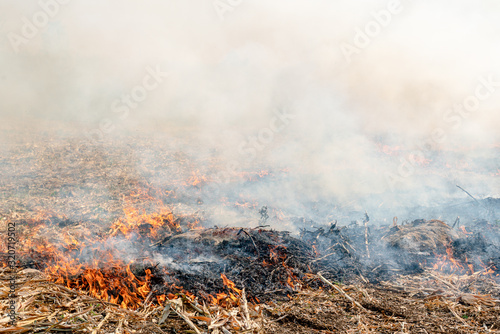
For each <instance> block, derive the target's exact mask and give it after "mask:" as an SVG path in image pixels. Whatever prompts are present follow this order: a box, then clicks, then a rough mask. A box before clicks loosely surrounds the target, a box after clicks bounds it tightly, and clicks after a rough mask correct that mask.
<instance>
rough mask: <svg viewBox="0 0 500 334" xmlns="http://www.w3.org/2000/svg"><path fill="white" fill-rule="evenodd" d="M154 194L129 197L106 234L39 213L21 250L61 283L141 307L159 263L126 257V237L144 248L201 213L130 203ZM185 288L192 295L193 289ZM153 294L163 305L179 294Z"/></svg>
mask: <svg viewBox="0 0 500 334" xmlns="http://www.w3.org/2000/svg"><path fill="white" fill-rule="evenodd" d="M151 198H153V197H151V196H150V195H149V193H148V192H146V191H138V192H136V193H133V194H132V195H130V196H129V197H127V198H126V200H125V202H126V203H125V205H126V206H125V208H124V217H123V218H120V219H118V220H116V221H115V222H114V223H113V224H112V225H111V228H110V229H109V231H108V232H107V233H103V232H98V231H92V229H91V228H84V227H81V228H80V227H79V228H77V229H75V228H73V229H71V228H67V227H66V226H64V227H58V228H55V227H54V224H56V223H57V222H61V221H64V220H65V219H66V217H64V216H62V217H61V216H58V215H56V214H54V213H52V212H43V211H42V212H39V213H38V214H37V215H36V216H35V217H34V219H32V220H30V221H28V222H27V226H28V228H27V229H26V231H25V233H23V234H20V240H19V241H20V242H19V244H20V245H22V248H21V249H19V254H20V255H21V254H26V256H28V257H29V258H31V259H33V260H36V261H35V263H36V265H37V267H38V269H40V270H42V271H44V272H45V273H46V274H47V276H48V277H49V279H50V280H51V281H53V282H55V283H57V284H62V285H64V286H66V287H67V288H70V289H75V290H80V291H85V292H86V293H88V294H89V295H90V296H92V297H95V298H98V299H101V300H104V301H107V302H110V303H115V304H118V305H120V306H121V307H122V308H128V309H137V308H138V307H140V306H141V305H142V303H143V302H144V301H145V300H146V298H147V297H148V295H149V294H150V293H151V281H152V277H153V273H152V270H151V268H153V267H154V265H155V264H154V263H152V262H151V260H149V259H148V258H147V257H146V258H143V259H142V260H141V261H139V262H134V261H133V260H128V259H126V258H127V255H130V254H128V253H127V254H123V251H120V249H122V248H123V247H124V246H122V244H123V242H124V241H125V240H128V241H125V243H126V244H127V243H129V244H130V241H134V244H137V245H138V246H137V247H138V249H137V252H139V253H142V251H141V249H140V248H141V247H142V245H143V244H147V245H149V244H151V243H154V242H155V241H156V238H158V237H160V236H162V237H164V236H165V235H172V234H176V233H179V232H181V231H184V230H187V229H190V228H197V227H198V226H199V219H198V218H197V217H195V216H178V215H174V213H173V211H172V209H171V208H168V207H165V206H162V207H160V208H159V209H158V211H157V212H155V213H149V214H148V213H145V212H144V211H141V210H138V209H136V208H135V207H134V206H133V205H132V204H135V203H136V202H138V201H142V200H150V199H151ZM156 204H161V205H163V204H162V203H158V202H156ZM129 258H132V256H130V257H129ZM234 289H236V288H234ZM181 291H182V292H183V294H184V295H186V296H191V297H193V298H194V296H193V295H192V294H190V293H189V292H187V291H183V290H181ZM234 291H237V289H236V290H234ZM155 297H156V302H157V303H158V304H159V305H163V304H164V303H165V302H166V300H167V298H168V299H172V298H177V297H176V296H174V295H172V296H165V295H156V296H155ZM153 300H154V299H153Z"/></svg>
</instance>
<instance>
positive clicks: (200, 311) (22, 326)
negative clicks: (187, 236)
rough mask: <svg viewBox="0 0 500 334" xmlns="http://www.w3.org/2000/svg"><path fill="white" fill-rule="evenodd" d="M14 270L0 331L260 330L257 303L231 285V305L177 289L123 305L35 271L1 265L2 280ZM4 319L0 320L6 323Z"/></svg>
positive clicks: (2, 296) (0, 296)
mask: <svg viewBox="0 0 500 334" xmlns="http://www.w3.org/2000/svg"><path fill="white" fill-rule="evenodd" d="M13 274H14V275H16V276H17V280H16V284H17V285H18V290H17V295H18V298H19V300H18V304H17V308H16V311H17V314H18V316H19V321H18V322H17V327H4V328H3V329H0V333H26V332H29V333H39V332H40V333H44V332H45V333H47V332H70V333H124V334H125V333H165V332H171V331H172V330H173V329H177V330H181V331H185V332H189V331H194V332H195V333H198V334H201V333H205V332H210V333H228V332H229V331H231V332H233V333H235V332H245V333H249V332H254V333H258V332H261V331H260V329H261V328H262V325H263V324H264V319H263V317H262V307H261V306H255V305H252V304H249V303H248V302H247V300H246V298H245V292H244V290H235V291H236V294H235V295H231V297H232V298H234V300H233V303H232V305H229V304H225V305H224V307H222V306H219V305H207V304H206V303H199V302H198V300H197V299H196V298H192V297H189V296H186V295H185V294H178V295H177V296H175V298H173V299H171V300H169V301H168V302H166V303H165V306H162V307H158V305H155V304H154V303H152V302H151V300H148V299H146V300H145V301H144V303H143V304H142V305H141V307H140V308H138V309H136V310H128V309H124V308H120V307H119V306H118V305H116V304H115V303H110V302H106V301H103V300H102V299H96V298H93V297H91V296H89V295H87V294H84V293H81V292H78V291H75V290H73V289H68V288H66V287H64V286H62V285H60V284H55V283H52V282H50V281H48V280H47V278H46V277H45V276H44V275H43V274H42V273H41V272H39V271H37V270H33V269H27V270H22V271H20V272H17V273H12V272H7V270H6V269H5V268H4V269H2V279H5V277H7V276H11V275H13ZM1 284H2V287H1V290H0V302H1V306H0V307H1V311H2V312H4V311H5V310H6V309H7V304H8V300H7V295H8V293H7V291H8V289H7V284H6V282H5V281H4V282H2V283H1ZM8 322H9V318H3V319H1V320H0V324H1V325H2V326H7V323H8Z"/></svg>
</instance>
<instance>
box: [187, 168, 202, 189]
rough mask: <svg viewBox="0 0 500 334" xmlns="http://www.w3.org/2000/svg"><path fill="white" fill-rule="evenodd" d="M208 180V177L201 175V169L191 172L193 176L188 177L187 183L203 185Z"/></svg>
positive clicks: (194, 185)
mask: <svg viewBox="0 0 500 334" xmlns="http://www.w3.org/2000/svg"><path fill="white" fill-rule="evenodd" d="M206 182H207V177H206V176H204V175H201V173H200V171H199V170H196V171H193V172H191V176H190V177H189V178H188V179H187V181H186V185H190V186H193V187H196V186H201V185H203V184H204V183H206Z"/></svg>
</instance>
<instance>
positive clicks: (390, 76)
mask: <svg viewBox="0 0 500 334" xmlns="http://www.w3.org/2000/svg"><path fill="white" fill-rule="evenodd" d="M43 3H54V2H50V1H40V2H36V1H28V0H23V1H18V0H3V1H2V2H1V3H0V35H1V36H2V39H1V42H0V43H1V44H0V101H1V103H2V104H1V109H0V117H1V121H2V123H3V125H2V126H1V128H2V129H13V128H16V127H23V128H25V127H27V126H29V127H34V130H33V131H44V130H45V129H47V128H50V127H52V126H53V124H56V123H57V124H61V123H63V124H71V127H72V128H71V131H70V133H71V136H80V137H81V138H82V140H89V139H88V136H90V138H91V139H92V140H93V141H96V140H101V139H102V140H103V141H106V140H107V139H112V138H115V137H119V136H127V135H128V134H129V133H134V132H137V131H140V132H141V133H149V134H150V135H151V136H155V137H158V138H163V136H165V138H171V137H175V138H178V139H179V140H180V142H181V143H188V144H186V145H187V146H186V148H185V150H195V151H198V152H199V154H200V156H205V155H207V154H210V152H213V150H216V151H217V152H219V155H220V156H221V157H222V159H223V161H224V163H223V166H226V168H225V169H224V170H223V172H222V174H225V175H222V177H225V176H227V175H230V174H231V173H235V172H234V171H236V173H237V172H239V171H245V170H256V169H257V170H258V169H265V170H271V171H275V172H278V171H281V170H286V171H287V174H286V176H285V177H283V178H282V179H277V180H275V182H271V181H270V182H269V183H265V184H262V185H259V186H257V185H256V186H254V188H255V189H253V188H252V189H247V188H244V189H242V190H241V192H243V193H245V192H251V193H252V194H253V195H254V196H256V197H258V198H259V199H260V202H261V204H267V203H268V204H269V205H274V206H277V207H285V208H294V209H295V210H297V212H294V213H295V214H297V215H300V214H302V215H304V212H300V211H301V210H304V211H306V210H307V208H306V206H307V205H306V204H305V203H308V202H318V201H325V202H329V201H334V202H335V203H336V204H338V205H340V206H345V207H346V208H351V209H353V210H370V209H372V210H373V209H374V208H379V207H382V208H386V209H387V210H396V208H400V207H406V206H408V207H409V206H413V205H433V204H434V203H439V202H440V201H443V200H447V199H450V198H464V199H467V197H466V195H465V194H464V193H463V192H461V191H460V190H458V189H457V188H456V187H455V185H456V184H460V185H462V186H463V187H464V188H466V189H468V190H469V191H471V192H472V193H474V194H475V195H477V196H478V197H487V196H496V197H498V196H500V190H499V189H500V187H499V186H500V183H499V182H498V177H499V173H500V163H499V159H498V157H499V150H500V136H499V134H498V133H499V131H498V129H499V125H500V112H499V110H500V61H499V59H500V22H499V21H498V17H500V4H499V3H498V2H497V1H486V0H483V1H456V2H450V1H404V0H403V1H400V2H393V1H321V0H308V1H291V0H286V1H285V0H275V1H266V0H252V1H245V0H243V1H236V0H233V1H229V0H220V1H214V2H212V1H211V0H210V1H141V2H138V1H129V0H126V1H124V0H120V1H118V0H116V1H97V0H86V1H77V0H73V1H68V3H67V4H59V5H58V7H59V8H55V7H54V6H53V5H52V6H51V7H50V8H51V10H54V11H53V15H52V16H53V17H51V18H50V19H49V20H48V22H47V23H46V24H45V23H44V22H43V14H40V12H42V13H43V9H42V7H43V6H41V5H40V4H43ZM231 4H233V5H231ZM389 10H392V11H393V13H391V14H390V17H388V16H387V13H390V12H389ZM381 11H383V12H382V13H381ZM374 12H375V13H378V14H375V15H374V14H373V13H374ZM37 13H38V14H37ZM34 15H35V17H38V19H39V20H41V21H40V22H41V24H39V25H40V27H39V28H37V29H38V30H39V31H38V32H35V33H33V34H32V35H33V36H29V38H25V37H23V29H24V30H28V32H30V31H29V30H30V29H29V28H26V25H27V23H26V21H23V20H24V19H23V18H26V19H27V20H28V21H30V22H33V16H34ZM37 15H38V16H37ZM375 16H378V17H379V20H380V22H381V23H376V22H377V21H376V19H375ZM40 22H39V23H40ZM28 25H29V24H28ZM23 27H24V28H23ZM365 28H366V29H372V30H370V31H371V35H372V36H371V37H370V36H368V37H366V36H364V37H360V36H359V30H364V29H365ZM358 29H359V30H358ZM24 32H25V33H26V31H24ZM31 32H33V31H31ZM365 44H366V45H365ZM151 72H156V74H155V75H154V76H153V75H151ZM167 72H168V76H167V75H165V74H164V73H167ZM155 76H156V79H155ZM488 81H490V83H489V84H485V82H488ZM143 85H146V86H148V87H149V90H145V89H143V88H140V87H139V88H137V87H138V86H143ZM478 87H479V88H478ZM144 92H146V94H147V96H143V95H141V94H143V93H144ZM134 93H135V96H136V98H135V100H134V98H133V97H131V98H130V97H129V102H128V103H129V105H128V107H127V105H126V102H123V101H120V99H121V98H122V96H123V95H124V94H125V95H130V94H132V95H133V94H134ZM475 96H476V97H475ZM475 101H476V102H477V101H479V104H478V105H475V104H474V103H475ZM462 103H466V105H467V103H471V104H470V105H469V106H470V107H468V108H465V109H464V108H461V109H454V105H455V104H462ZM467 109H469V110H467ZM277 115H281V116H277ZM283 115H285V116H283ZM286 115H292V116H286ZM68 126H69V125H68ZM66 136H70V135H68V134H65V135H61V138H60V139H61V140H65V138H67V137H66ZM85 138H87V139H85ZM7 140H8V139H7V137H5V138H4V146H6V145H7V146H8V142H6V141H7ZM165 140H167V139H165ZM179 145H180V144H179ZM181 148H182V147H181ZM143 154H144V157H143V158H144V159H148V158H151V157H149V156H147V155H153V156H154V154H155V152H148V153H143ZM138 164H139V162H138ZM200 168H201V169H202V172H203V173H204V174H206V175H208V176H211V175H212V174H213V171H212V170H210V169H209V168H208V167H206V168H203V166H201V167H200ZM219 172H220V171H219ZM158 182H160V181H158ZM228 188H230V187H228ZM223 191H228V190H227V189H225V188H224V189H223ZM232 191H234V190H232ZM302 208H303V209H302ZM291 211H293V210H291ZM391 213H392V212H391Z"/></svg>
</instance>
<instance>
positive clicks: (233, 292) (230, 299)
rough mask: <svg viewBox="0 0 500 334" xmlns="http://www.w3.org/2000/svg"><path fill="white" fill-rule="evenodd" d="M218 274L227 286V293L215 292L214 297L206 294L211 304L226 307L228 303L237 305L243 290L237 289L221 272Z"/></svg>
mask: <svg viewBox="0 0 500 334" xmlns="http://www.w3.org/2000/svg"><path fill="white" fill-rule="evenodd" d="M220 276H221V278H222V282H223V283H224V285H225V286H226V287H227V288H228V290H229V294H226V293H217V294H216V297H214V296H212V295H208V297H209V298H210V302H211V303H212V305H220V306H222V307H227V306H229V305H235V306H239V305H240V298H241V296H242V292H243V290H240V289H238V288H237V287H236V284H234V282H233V281H231V280H229V279H228V278H227V277H226V275H224V274H223V273H221V274H220Z"/></svg>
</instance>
